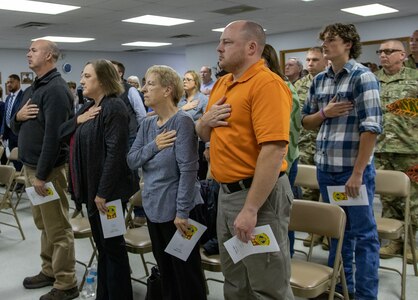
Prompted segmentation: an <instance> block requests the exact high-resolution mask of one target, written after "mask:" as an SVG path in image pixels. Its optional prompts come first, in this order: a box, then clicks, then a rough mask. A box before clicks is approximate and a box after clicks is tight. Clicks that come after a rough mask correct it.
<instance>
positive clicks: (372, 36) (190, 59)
mask: <svg viewBox="0 0 418 300" xmlns="http://www.w3.org/2000/svg"><path fill="white" fill-rule="evenodd" d="M417 19H418V15H414V16H410V17H403V18H394V19H385V20H380V21H374V22H364V23H358V24H355V25H356V28H357V30H358V32H359V34H360V37H361V40H362V41H372V40H382V39H389V38H395V37H403V36H410V35H411V34H412V32H413V31H414V30H416V29H418V23H417ZM320 30H321V28H316V29H312V30H306V31H296V32H288V33H282V34H277V35H268V36H267V43H269V44H271V45H272V46H273V47H274V48H275V49H276V51H277V53H279V51H281V50H288V49H298V48H307V47H312V46H316V45H320V43H319V41H318V33H319V31H320ZM267 34H268V33H267ZM219 35H220V34H219ZM216 46H217V43H210V44H204V45H197V46H191V47H188V48H187V49H186V64H187V66H188V67H189V68H190V69H195V70H199V69H200V67H201V66H202V65H204V64H208V65H211V66H216V63H217V61H218V56H217V53H216ZM374 51H375V50H370V51H365V53H364V54H365V56H361V57H360V58H359V61H375V62H376V63H377V60H376V59H377V56H376V54H375V52H374ZM292 56H293V55H292Z"/></svg>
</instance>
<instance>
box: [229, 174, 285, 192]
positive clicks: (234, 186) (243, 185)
mask: <svg viewBox="0 0 418 300" xmlns="http://www.w3.org/2000/svg"><path fill="white" fill-rule="evenodd" d="M284 174H285V172H280V174H279V178H280V177H282V176H283V175H284ZM252 182H253V177H250V178H245V179H242V180H239V181H235V182H231V183H221V185H222V188H223V190H224V192H225V193H227V194H232V193H235V192H239V191H242V190H245V189H249V188H250V187H251V183H252Z"/></svg>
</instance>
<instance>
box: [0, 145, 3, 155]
mask: <svg viewBox="0 0 418 300" xmlns="http://www.w3.org/2000/svg"><path fill="white" fill-rule="evenodd" d="M3 153H4V147H3V146H0V157H2V156H3Z"/></svg>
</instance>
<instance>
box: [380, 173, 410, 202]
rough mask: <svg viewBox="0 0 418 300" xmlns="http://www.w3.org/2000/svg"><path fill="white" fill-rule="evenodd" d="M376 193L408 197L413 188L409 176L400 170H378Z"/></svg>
mask: <svg viewBox="0 0 418 300" xmlns="http://www.w3.org/2000/svg"><path fill="white" fill-rule="evenodd" d="M375 183H376V191H375V193H376V194H382V195H385V196H394V197H408V196H409V193H410V190H411V181H410V179H409V177H408V176H407V175H406V174H405V173H403V172H400V171H391V170H376V178H375Z"/></svg>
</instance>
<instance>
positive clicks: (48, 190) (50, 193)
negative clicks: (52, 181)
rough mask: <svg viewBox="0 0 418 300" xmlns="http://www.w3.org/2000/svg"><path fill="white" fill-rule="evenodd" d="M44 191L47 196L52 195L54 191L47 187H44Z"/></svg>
mask: <svg viewBox="0 0 418 300" xmlns="http://www.w3.org/2000/svg"><path fill="white" fill-rule="evenodd" d="M46 193H47V194H48V196H52V195H54V191H53V190H52V189H51V188H49V187H47V188H46Z"/></svg>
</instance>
